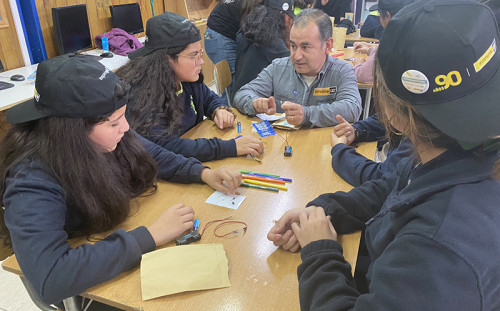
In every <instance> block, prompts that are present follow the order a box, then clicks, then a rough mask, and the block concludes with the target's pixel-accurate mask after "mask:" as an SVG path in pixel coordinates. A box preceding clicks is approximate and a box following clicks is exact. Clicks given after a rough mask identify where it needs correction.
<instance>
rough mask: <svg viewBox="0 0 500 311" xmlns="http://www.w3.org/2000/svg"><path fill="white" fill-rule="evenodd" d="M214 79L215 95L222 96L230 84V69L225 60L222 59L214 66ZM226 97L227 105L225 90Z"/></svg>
mask: <svg viewBox="0 0 500 311" xmlns="http://www.w3.org/2000/svg"><path fill="white" fill-rule="evenodd" d="M214 79H215V87H216V89H217V93H218V94H219V95H222V92H223V91H224V90H226V89H227V87H228V86H229V85H230V84H231V82H232V76H231V69H229V63H228V62H227V60H225V59H223V60H221V61H220V62H218V63H217V64H215V67H214ZM226 95H227V99H228V103H229V94H227V90H226Z"/></svg>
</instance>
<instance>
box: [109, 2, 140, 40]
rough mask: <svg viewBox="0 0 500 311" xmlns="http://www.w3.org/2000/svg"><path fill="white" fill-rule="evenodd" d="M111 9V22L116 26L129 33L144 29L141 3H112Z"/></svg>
mask: <svg viewBox="0 0 500 311" xmlns="http://www.w3.org/2000/svg"><path fill="white" fill-rule="evenodd" d="M109 10H110V11H111V23H112V24H113V27H114V28H121V29H123V30H125V31H126V32H128V33H129V34H136V33H139V32H143V31H144V26H143V25H142V16H141V8H140V7H139V3H129V4H120V5H112V6H110V7H109Z"/></svg>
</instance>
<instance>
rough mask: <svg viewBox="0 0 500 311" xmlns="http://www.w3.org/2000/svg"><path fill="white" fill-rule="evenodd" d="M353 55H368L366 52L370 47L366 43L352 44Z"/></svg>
mask: <svg viewBox="0 0 500 311" xmlns="http://www.w3.org/2000/svg"><path fill="white" fill-rule="evenodd" d="M353 46H354V53H360V54H368V50H369V49H370V48H371V47H372V45H371V44H368V43H366V42H354V44H353Z"/></svg>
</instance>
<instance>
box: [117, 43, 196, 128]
mask: <svg viewBox="0 0 500 311" xmlns="http://www.w3.org/2000/svg"><path fill="white" fill-rule="evenodd" d="M186 47H187V46H182V47H175V48H167V49H159V50H156V51H154V52H151V53H150V54H148V55H146V56H143V57H140V58H138V59H134V60H131V61H130V62H128V63H127V64H126V65H125V66H123V67H121V68H120V69H118V70H117V71H116V75H118V76H119V77H120V78H122V79H123V80H125V81H126V82H128V83H129V84H130V85H131V89H130V94H129V103H128V105H127V112H126V115H127V120H128V121H129V123H130V126H131V127H132V128H133V129H134V130H136V131H137V132H138V133H139V134H141V135H143V136H146V137H148V136H150V135H151V133H150V129H151V127H152V126H154V125H156V124H159V123H162V124H163V125H166V130H165V133H158V135H171V134H174V133H176V132H178V131H180V128H181V120H182V115H183V113H184V109H183V106H182V103H181V101H180V99H179V97H178V96H177V90H178V87H179V85H178V82H177V79H176V76H175V72H174V70H173V68H172V66H171V65H170V62H169V59H172V60H174V61H176V60H177V58H178V55H179V53H180V52H182V51H183V50H184V49H185V48H186ZM200 76H201V75H200Z"/></svg>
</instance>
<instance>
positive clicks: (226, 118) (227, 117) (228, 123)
mask: <svg viewBox="0 0 500 311" xmlns="http://www.w3.org/2000/svg"><path fill="white" fill-rule="evenodd" d="M214 122H215V125H217V127H218V128H220V129H221V130H223V129H225V128H228V127H232V126H233V123H234V114H233V113H232V112H230V111H227V110H226V109H218V110H217V111H216V112H215V117H214Z"/></svg>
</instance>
